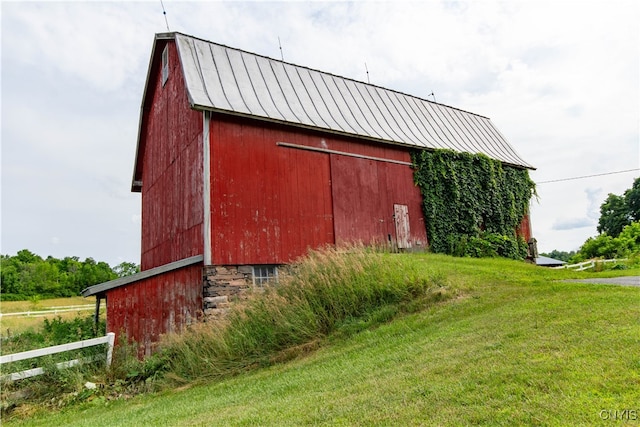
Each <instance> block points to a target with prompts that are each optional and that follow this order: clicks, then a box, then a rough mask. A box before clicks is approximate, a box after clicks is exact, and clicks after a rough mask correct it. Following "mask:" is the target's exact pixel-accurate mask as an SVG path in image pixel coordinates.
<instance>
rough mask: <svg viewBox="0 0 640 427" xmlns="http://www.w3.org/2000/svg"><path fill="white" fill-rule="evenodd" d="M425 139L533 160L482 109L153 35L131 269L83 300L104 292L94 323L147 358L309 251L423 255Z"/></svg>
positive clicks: (513, 161)
mask: <svg viewBox="0 0 640 427" xmlns="http://www.w3.org/2000/svg"><path fill="white" fill-rule="evenodd" d="M438 148H448V149H453V150H457V151H464V152H471V153H483V154H486V155H487V156H489V157H491V158H494V159H497V160H500V161H502V162H503V163H505V164H508V165H512V166H515V167H518V168H530V167H531V166H530V165H529V164H527V163H526V162H525V161H524V160H522V159H521V158H520V157H519V156H518V155H517V154H516V152H515V151H514V150H513V148H512V147H511V146H510V145H509V143H508V142H507V141H506V140H505V138H504V137H503V136H502V134H501V133H500V132H499V131H498V130H497V129H496V128H495V127H494V126H493V124H492V123H491V121H490V120H489V119H488V118H486V117H482V116H479V115H476V114H472V113H469V112H466V111H462V110H459V109H456V108H452V107H448V106H445V105H442V104H438V103H435V102H430V101H427V100H424V99H420V98H417V97H414V96H410V95H406V94H403V93H399V92H396V91H392V90H389V89H384V88H381V87H378V86H375V85H371V84H367V83H363V82H358V81H355V80H351V79H347V78H343V77H339V76H335V75H332V74H329V73H325V72H321V71H317V70H312V69H309V68H305V67H301V66H297V65H293V64H289V63H286V62H283V61H279V60H274V59H271V58H267V57H264V56H260V55H256V54H252V53H248V52H245V51H242V50H238V49H233V48H229V47H226V46H222V45H219V44H216V43H211V42H208V41H205V40H200V39H197V38H194V37H191V36H187V35H184V34H180V33H164V34H157V35H156V37H155V43H154V47H153V51H152V53H151V60H150V64H149V70H148V75H147V81H146V86H145V90H144V95H143V100H142V110H141V115H140V128H139V133H138V144H137V152H136V160H135V167H134V173H133V182H132V191H134V192H140V193H141V194H142V247H141V250H142V254H141V270H142V271H141V273H139V274H138V275H135V276H131V277H127V278H122V279H118V280H115V281H112V282H108V283H103V284H100V285H96V286H93V287H91V288H88V289H86V290H85V291H84V292H83V294H84V295H85V296H88V295H97V296H98V298H101V297H106V298H107V325H108V326H107V327H108V330H109V331H114V332H116V333H119V332H122V331H123V332H125V333H126V334H127V336H128V337H129V339H132V340H135V341H136V342H138V343H139V345H140V346H141V347H140V348H141V353H142V354H150V353H151V352H152V344H153V343H154V342H156V341H157V340H158V337H159V335H160V334H162V333H166V332H171V331H177V330H179V329H180V328H181V327H182V326H184V325H185V324H188V323H190V322H191V321H193V320H194V319H196V318H197V317H199V316H200V314H202V313H203V312H204V311H207V310H212V309H213V310H215V308H216V307H218V306H219V304H222V303H224V302H225V301H226V297H227V296H228V295H231V294H234V293H236V292H238V290H240V289H242V288H246V287H248V286H250V285H251V284H252V283H261V282H262V281H264V280H268V279H269V278H270V277H273V276H274V275H277V268H278V266H280V265H283V264H286V263H289V262H291V261H292V260H294V259H296V258H297V257H300V256H302V255H304V254H306V253H307V251H308V250H309V249H310V248H317V247H320V246H322V245H325V244H331V245H333V244H341V243H345V242H354V241H360V242H364V243H377V244H385V245H390V246H392V247H395V248H400V249H405V250H409V249H411V250H416V249H417V250H420V249H424V248H426V247H427V241H428V236H427V235H426V228H425V224H424V219H423V215H422V207H421V203H422V199H421V195H420V191H419V189H418V188H417V187H416V186H415V185H414V183H413V171H412V169H411V159H410V152H411V151H412V150H415V149H438ZM524 229H525V230H528V225H527V221H525V227H524ZM525 237H527V238H528V237H530V236H528V235H527V236H525Z"/></svg>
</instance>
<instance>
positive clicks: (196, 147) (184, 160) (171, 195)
mask: <svg viewBox="0 0 640 427" xmlns="http://www.w3.org/2000/svg"><path fill="white" fill-rule="evenodd" d="M168 46H169V78H168V80H167V82H166V83H165V85H164V87H163V85H162V79H161V78H160V74H161V69H160V68H158V69H157V75H156V76H155V77H154V78H153V79H150V82H149V84H150V85H151V83H153V82H155V83H154V84H153V86H150V88H149V90H150V91H152V94H153V102H151V104H150V105H151V109H150V111H148V112H146V114H148V117H149V118H148V124H147V127H146V134H145V135H144V139H145V141H146V144H145V147H144V152H143V155H144V158H143V167H142V182H143V184H142V256H141V269H142V270H147V269H149V268H153V267H157V266H160V265H163V264H167V263H169V262H172V261H177V260H180V259H183V258H187V257H189V256H192V255H198V254H201V253H202V250H203V237H202V222H203V215H204V213H203V205H202V191H203V185H202V113H200V112H197V111H194V110H192V109H191V108H190V107H189V102H188V99H187V95H186V90H185V87H184V79H183V75H182V70H181V69H180V64H179V62H178V60H177V55H176V54H177V52H176V49H175V44H174V43H173V42H169V44H168ZM148 96H149V95H148Z"/></svg>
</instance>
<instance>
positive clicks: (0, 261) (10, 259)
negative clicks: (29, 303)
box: [0, 249, 140, 301]
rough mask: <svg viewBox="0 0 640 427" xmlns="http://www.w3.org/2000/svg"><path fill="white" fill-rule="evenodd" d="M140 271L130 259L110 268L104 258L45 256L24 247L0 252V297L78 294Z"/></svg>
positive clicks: (6, 299)
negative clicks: (13, 253)
mask: <svg viewBox="0 0 640 427" xmlns="http://www.w3.org/2000/svg"><path fill="white" fill-rule="evenodd" d="M138 271H140V268H139V266H137V265H136V264H134V263H131V262H122V263H120V264H118V265H117V266H115V267H113V268H111V266H109V264H107V263H106V262H103V261H95V260H94V259H93V258H86V259H85V260H84V261H80V258H79V257H76V256H71V257H65V258H63V259H58V258H54V257H52V256H48V257H47V258H46V259H45V258H42V257H41V256H39V255H36V254H34V253H33V252H31V251H29V250H27V249H23V250H21V251H18V253H17V254H16V255H13V256H11V255H0V280H1V285H0V299H2V300H3V301H11V300H26V299H30V298H33V297H38V298H56V297H70V296H76V295H80V292H81V291H82V290H83V289H85V288H87V287H89V286H92V285H96V284H98V283H103V282H108V281H109V280H113V279H117V278H118V277H124V276H129V275H131V274H134V273H137V272H138Z"/></svg>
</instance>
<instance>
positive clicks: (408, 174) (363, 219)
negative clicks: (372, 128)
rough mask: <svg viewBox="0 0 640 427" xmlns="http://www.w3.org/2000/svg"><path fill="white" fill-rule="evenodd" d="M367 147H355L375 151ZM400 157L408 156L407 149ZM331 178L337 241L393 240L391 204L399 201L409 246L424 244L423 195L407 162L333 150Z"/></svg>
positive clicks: (392, 210) (339, 242)
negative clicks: (404, 209) (405, 210)
mask: <svg viewBox="0 0 640 427" xmlns="http://www.w3.org/2000/svg"><path fill="white" fill-rule="evenodd" d="M366 148H367V146H362V147H359V150H358V151H359V152H360V153H362V152H365V153H366V155H373V154H374V153H372V152H369V151H368V150H366ZM398 160H400V159H398ZM402 160H404V161H409V160H410V159H409V155H408V153H407V154H406V158H404V159H402ZM331 181H332V185H333V201H334V217H335V230H336V243H338V244H341V243H344V242H353V241H362V242H364V243H385V242H387V241H388V239H389V238H391V240H392V241H393V242H394V243H395V242H396V241H397V236H396V227H395V222H394V208H393V206H394V205H395V204H399V205H406V206H407V207H408V214H409V226H410V227H409V228H410V230H411V236H410V239H409V240H410V242H411V243H412V246H413V247H418V248H419V247H423V248H424V247H425V246H426V242H427V235H426V229H425V225H424V219H423V214H422V209H421V200H422V198H421V195H420V191H419V190H418V188H417V187H416V186H415V185H414V184H413V171H412V170H411V168H410V167H409V166H407V165H400V164H394V163H386V162H380V161H375V160H367V159H359V158H354V157H347V156H341V155H335V154H332V155H331Z"/></svg>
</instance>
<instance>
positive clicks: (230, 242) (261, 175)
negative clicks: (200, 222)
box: [211, 116, 334, 265]
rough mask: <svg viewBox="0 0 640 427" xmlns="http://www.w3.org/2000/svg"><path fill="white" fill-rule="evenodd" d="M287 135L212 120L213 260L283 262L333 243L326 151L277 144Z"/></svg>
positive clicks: (257, 125) (249, 124)
mask: <svg viewBox="0 0 640 427" xmlns="http://www.w3.org/2000/svg"><path fill="white" fill-rule="evenodd" d="M214 117H215V116H214ZM292 136H295V134H289V135H287V134H285V133H284V132H282V131H278V130H275V129H270V128H263V127H262V126H261V124H260V123H259V122H258V123H255V122H250V121H242V122H240V121H224V122H223V121H221V120H220V118H219V117H218V118H217V120H213V121H212V124H211V169H212V170H211V177H212V178H211V180H212V188H211V200H212V203H211V204H212V206H211V212H212V213H211V217H212V220H211V224H212V246H213V247H212V257H213V264H216V265H241V264H279V263H286V262H289V261H291V260H293V259H295V258H297V257H298V256H300V255H303V254H305V253H306V252H307V250H308V248H316V247H318V246H321V245H322V244H325V243H333V240H334V239H333V218H332V215H331V190H330V171H329V158H328V156H327V155H325V154H323V153H313V152H308V151H300V150H291V149H284V148H282V147H278V146H276V142H277V141H280V140H281V139H283V138H291V137H292Z"/></svg>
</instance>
